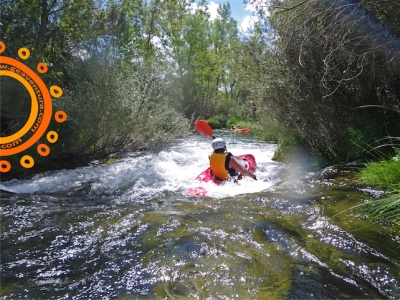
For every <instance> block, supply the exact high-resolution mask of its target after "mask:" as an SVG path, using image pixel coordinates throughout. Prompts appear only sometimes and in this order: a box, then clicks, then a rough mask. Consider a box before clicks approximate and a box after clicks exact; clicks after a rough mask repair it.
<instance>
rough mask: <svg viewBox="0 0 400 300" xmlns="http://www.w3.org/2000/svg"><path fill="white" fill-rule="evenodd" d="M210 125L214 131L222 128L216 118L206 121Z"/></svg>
mask: <svg viewBox="0 0 400 300" xmlns="http://www.w3.org/2000/svg"><path fill="white" fill-rule="evenodd" d="M205 121H206V122H207V124H208V125H210V126H211V128H212V129H220V128H222V126H221V123H220V121H219V120H218V119H217V118H216V117H212V118H210V119H207V120H205Z"/></svg>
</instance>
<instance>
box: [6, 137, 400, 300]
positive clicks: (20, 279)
mask: <svg viewBox="0 0 400 300" xmlns="http://www.w3.org/2000/svg"><path fill="white" fill-rule="evenodd" d="M215 134H216V135H217V136H218V137H223V138H224V139H225V140H226V142H227V146H228V150H229V151H231V152H232V153H233V154H236V155H239V154H247V153H250V154H253V155H254V156H255V157H256V160H257V172H256V174H257V179H258V180H257V181H255V180H252V179H250V178H245V179H243V180H241V181H239V183H238V184H235V183H233V182H232V183H231V182H228V183H225V184H224V185H221V186H216V185H213V184H212V183H207V184H204V185H203V186H204V188H205V189H206V190H207V196H200V197H195V196H190V195H188V194H187V190H188V188H190V187H196V186H198V185H199V183H195V182H194V178H195V177H196V176H197V175H198V174H199V173H200V172H201V171H203V170H204V169H205V168H207V164H208V161H207V160H208V158H207V156H208V154H209V153H210V151H211V138H209V137H207V136H202V135H199V134H194V135H191V136H189V137H186V138H183V139H178V140H176V141H175V142H174V143H173V144H172V145H169V146H166V147H165V148H164V149H162V150H160V151H157V152H155V153H130V154H127V155H126V156H124V158H122V159H118V160H116V161H115V162H114V163H112V164H104V165H101V164H95V163H94V164H93V165H91V166H88V167H85V168H77V169H74V170H60V171H52V172H48V173H43V174H39V175H37V176H35V177H33V178H31V179H29V180H12V181H8V182H3V183H2V184H0V188H1V189H2V190H3V192H2V194H1V296H0V297H1V298H0V299H20V298H25V299H322V298H323V299H349V298H352V299H354V298H357V299H377V298H385V299H400V287H399V281H400V255H399V254H400V237H399V236H398V235H395V234H393V233H391V232H390V231H388V230H387V229H386V228H384V227H382V226H381V225H374V226H371V227H368V228H367V229H363V230H357V229H360V228H361V227H363V226H366V225H368V224H369V223H368V221H366V220H363V218H356V217H355V213H353V212H348V213H343V214H340V215H338V216H336V217H333V216H334V215H335V214H336V213H338V212H340V211H342V210H344V209H346V208H349V207H351V206H353V205H356V204H360V203H363V202H365V201H369V200H371V199H373V198H375V197H379V196H380V195H381V192H380V191H376V190H373V189H371V188H370V187H368V186H365V185H362V184H361V183H358V182H356V181H355V180H354V173H355V172H356V170H357V166H355V165H347V166H335V167H330V168H326V169H324V170H321V171H319V172H315V173H310V172H309V171H307V170H306V169H305V168H304V167H303V162H302V161H301V160H297V161H295V162H293V163H292V164H281V163H278V162H274V161H272V160H271V158H272V156H273V153H274V151H275V149H276V145H274V144H266V143H264V142H259V141H257V140H256V139H255V138H253V137H252V136H245V135H240V134H231V133H229V132H227V131H215ZM4 191H9V192H10V193H6V192H4ZM332 217H333V218H332Z"/></svg>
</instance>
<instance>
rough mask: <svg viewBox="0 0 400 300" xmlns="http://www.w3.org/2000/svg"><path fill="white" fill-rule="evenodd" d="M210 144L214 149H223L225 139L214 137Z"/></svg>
mask: <svg viewBox="0 0 400 300" xmlns="http://www.w3.org/2000/svg"><path fill="white" fill-rule="evenodd" d="M211 145H212V147H213V149H214V150H217V149H224V148H225V141H224V140H223V139H221V138H216V139H215V140H213V142H212V144H211Z"/></svg>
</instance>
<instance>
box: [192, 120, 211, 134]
mask: <svg viewBox="0 0 400 300" xmlns="http://www.w3.org/2000/svg"><path fill="white" fill-rule="evenodd" d="M195 127H196V129H197V131H198V132H200V133H202V134H205V135H208V136H211V137H214V135H213V131H212V128H211V127H210V125H208V124H207V123H206V122H205V121H203V120H197V122H196V124H195Z"/></svg>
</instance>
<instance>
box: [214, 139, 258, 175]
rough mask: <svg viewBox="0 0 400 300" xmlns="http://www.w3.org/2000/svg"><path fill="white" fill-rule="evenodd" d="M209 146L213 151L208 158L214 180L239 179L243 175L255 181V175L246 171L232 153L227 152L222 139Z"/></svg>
mask: <svg viewBox="0 0 400 300" xmlns="http://www.w3.org/2000/svg"><path fill="white" fill-rule="evenodd" d="M211 145H212V147H213V149H214V151H213V152H212V153H211V154H210V156H209V159H210V168H211V173H212V175H213V176H214V177H215V178H216V179H218V180H228V179H229V178H230V177H233V178H238V179H241V177H242V175H243V176H248V177H251V178H253V179H255V180H257V178H256V175H254V174H253V173H251V172H249V171H248V170H246V169H245V168H244V166H243V165H242V164H241V163H240V162H239V160H238V159H237V158H236V157H234V156H233V155H232V153H230V152H227V150H226V145H225V141H224V140H223V139H221V138H216V139H214V140H213V142H212V144H211Z"/></svg>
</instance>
